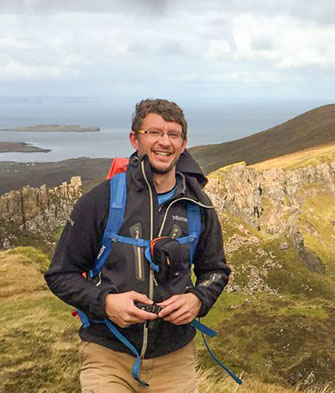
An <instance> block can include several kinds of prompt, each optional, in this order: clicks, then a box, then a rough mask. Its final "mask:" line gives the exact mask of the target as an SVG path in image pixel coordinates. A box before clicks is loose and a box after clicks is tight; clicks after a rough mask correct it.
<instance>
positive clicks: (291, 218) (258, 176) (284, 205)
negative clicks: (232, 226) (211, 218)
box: [206, 162, 335, 273]
mask: <svg viewBox="0 0 335 393" xmlns="http://www.w3.org/2000/svg"><path fill="white" fill-rule="evenodd" d="M206 191H207V193H208V194H209V195H210V197H211V199H212V201H213V203H214V205H215V206H216V208H217V211H218V212H219V214H221V215H224V214H225V212H228V213H229V214H230V215H232V216H234V217H238V218H240V219H241V220H243V221H244V222H246V223H247V224H249V225H251V226H252V227H254V228H256V229H258V230H264V231H265V232H267V233H268V234H272V235H275V236H281V235H284V236H286V237H287V239H288V240H289V241H290V242H291V243H292V244H293V246H294V248H295V250H296V252H297V253H298V255H299V256H300V257H301V259H302V261H303V263H304V264H305V266H306V267H307V268H308V269H309V270H310V271H313V272H318V273H324V272H325V266H324V265H323V263H322V261H321V260H320V258H319V257H318V256H317V255H316V254H315V253H314V252H313V251H311V250H309V249H307V248H306V247H305V244H304V237H303V235H302V233H301V228H300V219H301V212H302V209H303V207H304V204H305V202H306V201H307V200H309V199H311V198H313V197H315V196H317V195H330V196H335V162H324V163H321V164H319V165H315V166H312V165H308V166H305V167H301V168H296V169H288V170H284V169H280V168H276V169H269V170H265V171H257V170H255V169H253V168H251V167H248V166H246V164H245V163H239V164H235V165H233V166H231V167H224V168H221V169H219V170H217V171H215V172H214V173H213V174H212V175H211V176H210V177H209V182H208V185H207V187H206ZM311 228H312V226H311ZM312 229H313V228H312ZM312 229H311V230H312ZM315 235H317V234H315Z"/></svg>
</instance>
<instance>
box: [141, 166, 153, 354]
mask: <svg viewBox="0 0 335 393" xmlns="http://www.w3.org/2000/svg"><path fill="white" fill-rule="evenodd" d="M141 170H142V174H143V177H144V180H145V182H146V184H147V186H148V189H149V202H150V238H149V240H150V241H151V240H153V237H154V204H153V195H152V189H151V186H150V183H149V181H148V178H147V175H146V173H145V170H144V161H141ZM154 281H155V280H154V274H153V271H152V269H151V268H150V269H149V294H148V297H149V299H151V300H153V298H154ZM148 333H149V331H148V326H147V324H146V323H144V325H143V342H142V349H141V358H142V359H143V358H144V356H145V352H146V350H147V347H148Z"/></svg>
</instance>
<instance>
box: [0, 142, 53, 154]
mask: <svg viewBox="0 0 335 393" xmlns="http://www.w3.org/2000/svg"><path fill="white" fill-rule="evenodd" d="M49 151H51V149H42V148H40V147H36V146H33V145H30V144H29V143H24V142H0V153H49Z"/></svg>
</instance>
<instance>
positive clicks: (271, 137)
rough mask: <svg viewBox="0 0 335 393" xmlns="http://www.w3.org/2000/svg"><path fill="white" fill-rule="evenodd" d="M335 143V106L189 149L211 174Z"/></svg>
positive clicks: (204, 169) (308, 112)
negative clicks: (239, 136)
mask: <svg viewBox="0 0 335 393" xmlns="http://www.w3.org/2000/svg"><path fill="white" fill-rule="evenodd" d="M334 140H335V104H329V105H323V106H321V107H318V108H315V109H311V110H310V111H307V112H305V113H303V114H301V115H299V116H296V117H294V118H292V119H290V120H288V121H286V122H284V123H282V124H279V125H277V126H275V127H272V128H269V129H267V130H265V131H260V132H257V133H255V134H252V135H249V136H247V137H244V138H241V139H237V140H234V141H230V142H224V143H220V144H215V145H203V146H195V147H192V148H190V149H189V151H190V153H191V154H192V155H193V157H194V158H195V159H196V160H197V161H198V163H199V165H200V167H201V168H202V169H203V171H204V172H205V173H206V174H208V173H210V172H211V171H213V170H216V169H218V168H220V167H223V166H226V165H229V164H233V163H234V162H238V161H245V162H246V163H247V164H248V165H251V164H256V163H257V162H262V161H265V160H267V159H271V158H275V157H278V156H281V155H284V154H288V153H294V152H296V151H300V150H303V149H307V148H311V147H315V146H318V145H324V144H327V143H331V142H334Z"/></svg>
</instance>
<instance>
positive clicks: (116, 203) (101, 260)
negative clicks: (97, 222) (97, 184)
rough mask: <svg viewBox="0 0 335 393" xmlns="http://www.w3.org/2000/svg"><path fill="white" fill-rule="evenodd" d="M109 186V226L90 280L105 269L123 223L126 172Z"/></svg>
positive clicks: (111, 181) (111, 180) (90, 272)
mask: <svg viewBox="0 0 335 393" xmlns="http://www.w3.org/2000/svg"><path fill="white" fill-rule="evenodd" d="M109 185H110V187H109V188H110V199H109V214H108V220H107V225H106V228H105V231H104V234H103V237H102V245H101V249H100V252H99V255H98V257H97V259H96V260H95V262H94V266H93V268H92V269H91V270H90V271H89V272H88V277H89V278H92V277H96V276H97V275H98V274H99V273H100V271H101V270H102V268H103V267H104V264H105V263H106V261H107V258H108V256H109V254H110V252H111V248H112V245H113V238H114V237H115V236H117V234H118V232H119V230H120V228H121V225H122V222H123V217H124V211H125V207H126V198H127V181H126V172H122V173H118V174H117V175H115V176H113V177H112V178H111V179H110V181H109Z"/></svg>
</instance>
